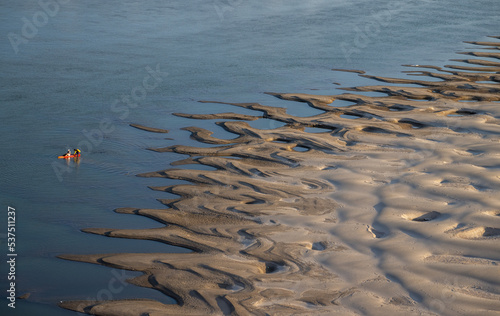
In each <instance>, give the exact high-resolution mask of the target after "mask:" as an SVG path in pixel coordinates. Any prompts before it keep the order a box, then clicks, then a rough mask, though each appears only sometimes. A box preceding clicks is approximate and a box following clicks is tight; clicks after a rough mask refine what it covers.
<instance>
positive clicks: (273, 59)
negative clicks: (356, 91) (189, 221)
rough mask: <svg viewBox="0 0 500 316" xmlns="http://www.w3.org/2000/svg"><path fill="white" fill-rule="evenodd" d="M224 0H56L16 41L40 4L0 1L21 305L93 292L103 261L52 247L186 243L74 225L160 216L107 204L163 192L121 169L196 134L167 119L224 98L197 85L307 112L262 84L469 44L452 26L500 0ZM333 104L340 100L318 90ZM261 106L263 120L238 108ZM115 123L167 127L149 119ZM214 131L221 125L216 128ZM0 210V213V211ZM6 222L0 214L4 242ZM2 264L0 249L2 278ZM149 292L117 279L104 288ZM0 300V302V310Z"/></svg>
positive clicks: (384, 65) (473, 33)
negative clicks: (115, 285)
mask: <svg viewBox="0 0 500 316" xmlns="http://www.w3.org/2000/svg"><path fill="white" fill-rule="evenodd" d="M232 3H233V5H228V4H225V3H224V2H222V1H221V2H219V1H214V2H211V1H209V2H206V1H195V2H185V1H169V2H163V1H150V2H147V3H137V2H135V1H129V0H125V1H106V2H105V3H102V2H100V1H85V2H76V1H68V2H67V3H65V4H60V5H59V10H58V11H57V12H53V14H52V15H53V16H52V15H51V16H48V18H47V21H46V23H42V22H43V21H41V22H40V21H38V24H39V25H40V26H39V27H36V29H37V34H36V35H33V36H31V35H32V34H28V35H29V36H28V37H29V38H27V39H26V37H25V39H26V41H25V42H24V43H22V44H19V45H18V47H17V53H16V49H15V45H14V46H13V45H11V43H10V41H9V39H8V36H9V33H16V34H17V35H19V36H22V34H23V25H24V23H25V22H24V21H25V20H23V18H24V17H26V18H27V19H29V20H32V18H33V17H34V16H40V13H39V12H41V11H40V10H41V7H40V6H39V4H38V3H37V2H36V1H25V0H23V1H16V2H12V3H6V4H4V3H3V4H1V5H0V7H1V12H2V13H3V14H2V16H1V17H0V33H1V34H3V40H2V41H1V42H0V47H1V50H0V58H1V62H2V72H1V74H0V78H1V79H0V80H1V82H2V88H1V90H0V101H1V102H2V110H1V112H0V119H1V121H2V124H1V126H0V133H1V134H2V153H1V154H0V155H1V159H0V170H1V172H2V181H1V184H0V192H1V193H0V201H1V207H2V208H3V209H6V208H7V206H13V207H15V208H16V210H17V216H18V218H17V244H18V246H17V253H18V255H19V257H18V260H19V261H18V262H19V265H18V275H17V276H18V283H17V291H18V294H23V293H26V292H29V293H31V296H30V298H29V299H28V300H27V301H24V302H21V301H18V302H19V304H23V305H24V307H25V308H27V309H30V311H29V314H40V315H46V314H51V315H56V314H57V315H59V314H60V315H69V312H66V311H64V310H60V309H58V308H56V307H55V303H56V302H58V301H59V300H63V299H85V298H87V297H93V296H96V295H97V293H99V290H100V289H103V288H106V286H107V284H108V282H109V280H110V279H111V278H112V277H113V276H110V272H109V269H106V268H103V267H98V266H93V265H86V264H82V263H74V262H67V261H63V260H60V259H57V258H56V257H55V256H56V255H58V254H62V253H94V252H95V253H106V252H121V251H127V252H148V251H149V252H175V251H185V250H182V249H179V248H175V247H171V246H167V245H163V244H159V243H154V242H150V241H126V242H125V240H119V239H110V238H103V237H99V236H93V235H88V234H84V233H81V232H80V229H82V228H85V227H113V228H142V227H156V226H159V224H158V223H155V222H153V221H152V220H149V219H146V218H144V219H141V218H139V219H137V216H135V217H133V218H132V217H131V216H128V215H120V214H115V213H113V212H112V210H113V209H114V208H117V207H124V206H131V207H141V208H147V207H151V208H155V207H156V208H161V207H163V206H162V205H161V204H160V203H158V202H157V201H156V200H155V199H158V198H168V194H166V193H161V192H156V191H152V190H150V189H148V188H147V186H150V185H168V184H173V183H178V181H174V180H165V179H144V178H138V177H135V176H134V175H135V174H137V173H141V172H149V171H152V170H160V169H164V168H167V167H168V165H169V163H170V162H173V161H176V160H178V159H179V158H181V157H182V156H180V155H178V154H174V153H171V154H168V155H166V154H158V153H155V152H151V151H147V150H145V149H146V148H148V147H158V146H168V145H170V144H178V143H182V144H191V143H194V142H193V141H191V140H187V138H188V137H187V136H188V135H189V133H188V132H187V131H183V130H180V128H182V127H185V126H190V125H193V124H196V125H197V126H200V127H207V126H212V125H211V124H212V123H211V122H204V121H196V122H193V121H192V120H188V119H184V118H179V117H174V116H172V115H171V113H175V112H187V113H204V112H206V113H212V112H224V111H235V109H234V107H229V106H225V105H219V104H208V103H198V102H197V101H198V100H216V101H225V102H248V101H249V100H251V101H252V102H260V103H262V104H268V105H276V106H281V107H287V108H289V110H288V111H289V113H291V114H294V115H298V116H310V115H314V114H315V113H316V110H314V109H311V108H309V107H307V106H304V107H303V108H300V106H297V104H294V102H292V103H291V104H290V102H286V101H282V100H277V99H275V98H273V97H271V96H268V95H265V94H263V92H266V91H276V92H294V93H298V92H303V93H315V94H337V93H339V92H341V91H340V90H336V88H339V87H350V86H359V85H364V84H373V82H372V81H370V80H368V79H366V78H361V77H358V76H357V74H355V73H345V72H332V71H331V70H330V69H331V68H347V69H360V70H364V71H367V73H373V74H377V75H382V76H391V75H392V76H396V75H398V74H399V73H400V71H402V70H408V69H407V68H405V67H402V66H399V65H401V64H410V63H416V64H435V65H442V64H444V63H446V62H447V60H448V59H450V58H457V57H456V55H454V53H455V52H456V50H457V49H459V50H460V49H465V48H466V47H470V45H469V44H465V43H462V41H465V40H476V41H481V40H487V38H486V37H485V36H486V35H492V33H493V32H495V31H497V30H498V29H499V28H498V26H499V22H498V18H497V16H496V13H497V12H498V8H499V4H498V1H493V0H489V1H486V0H485V1H475V2H474V3H470V4H468V3H460V4H457V3H456V2H454V1H450V0H447V1H439V2H437V1H427V0H422V1H408V2H404V3H403V2H402V1H378V2H377V3H376V4H375V3H373V2H372V1H368V0H361V1H356V2H350V1H333V2H331V1H324V0H317V1H308V2H307V3H303V2H300V1H292V2H287V3H285V2H283V1H272V2H271V3H269V2H265V1H257V2H255V1H254V2H249V1H239V2H238V1H237V2H232ZM495 8H496V9H497V10H495ZM377 26H378V27H377ZM363 30H365V32H363ZM366 30H368V31H366ZM370 30H371V31H370ZM157 65H158V67H159V69H160V71H161V73H160V74H159V75H158V76H159V79H158V80H157V83H158V85H157V86H156V87H155V88H153V89H151V90H146V94H145V95H144V96H143V95H140V94H138V93H140V91H144V90H141V87H143V81H144V78H146V77H147V76H148V75H149V74H150V72H148V69H157ZM147 67H149V68H147ZM410 70H411V69H410ZM152 82H155V81H154V78H153V79H150V80H149V81H148V83H150V84H151V83H152ZM333 83H338V84H336V85H334V84H333ZM312 89H315V90H312ZM127 96H128V97H132V96H136V99H141V100H139V101H138V102H136V104H134V105H133V106H130V105H128V104H126V103H120V104H119V105H118V104H115V100H120V99H122V98H123V97H127ZM142 97H144V98H143V99H142ZM113 104H115V105H113ZM337 104H338V105H337ZM347 105H349V102H345V101H339V100H337V101H335V102H334V103H333V104H332V106H347ZM237 111H238V112H241V113H246V112H245V111H244V110H243V109H238V110H237ZM252 114H254V113H252ZM268 121H269V122H268V125H269V126H267V127H266V126H261V125H258V126H257V125H255V126H254V127H258V128H276V127H279V126H280V125H279V123H276V122H275V121H272V120H268ZM103 122H104V123H105V127H106V128H102V126H103V125H102V124H103ZM262 122H266V120H259V121H258V123H257V122H255V123H250V124H251V125H252V124H264V125H265V123H262ZM129 123H139V124H143V125H148V126H153V127H159V128H166V129H169V130H170V133H168V134H154V135H152V134H151V133H147V132H144V131H140V130H137V129H134V128H131V127H129V126H128V124H129ZM99 129H100V132H96V131H99ZM103 130H106V131H108V132H103ZM99 133H102V134H103V135H102V136H103V137H102V139H101V137H100V136H99ZM224 133H226V132H224V131H222V129H221V131H220V134H217V135H215V134H214V136H217V137H223V136H222V135H224ZM226 136H227V137H230V135H229V134H227V133H226ZM165 137H169V138H172V139H173V140H165ZM89 138H90V139H89ZM197 145H199V144H197ZM75 146H80V147H82V148H81V149H82V150H83V158H82V159H81V161H80V163H79V164H77V163H76V162H75V161H69V165H66V162H65V161H62V160H57V159H55V158H56V156H57V155H59V154H61V153H63V152H65V150H66V148H72V147H75ZM6 220H7V219H6V217H5V216H2V217H1V218H0V225H1V226H2V227H5V226H6ZM5 233H6V231H5V230H4V229H2V230H0V234H2V235H1V236H2V239H1V244H0V245H1V246H2V248H4V249H5V248H6V239H5V237H6V236H5ZM5 271H6V266H5V265H2V271H1V275H0V280H1V282H2V283H1V284H2V288H5V287H6V283H7V280H6V272H5ZM75 275H77V276H78V277H75ZM78 278H80V279H78ZM83 281H84V282H83ZM76 285H77V286H76ZM155 295H156V294H152V293H151V291H150V290H145V289H140V288H138V287H135V286H127V287H126V290H124V291H122V292H120V293H116V294H115V295H114V298H126V297H133V296H140V297H152V298H156V296H155ZM157 296H158V295H157ZM3 302H4V303H5V302H6V301H3ZM4 308H5V304H3V303H2V306H0V310H2V311H3V310H4ZM8 312H9V313H10V314H8V315H11V314H12V315H17V314H19V315H26V313H21V311H20V310H17V313H15V314H13V313H12V311H11V310H8ZM2 315H3V313H2Z"/></svg>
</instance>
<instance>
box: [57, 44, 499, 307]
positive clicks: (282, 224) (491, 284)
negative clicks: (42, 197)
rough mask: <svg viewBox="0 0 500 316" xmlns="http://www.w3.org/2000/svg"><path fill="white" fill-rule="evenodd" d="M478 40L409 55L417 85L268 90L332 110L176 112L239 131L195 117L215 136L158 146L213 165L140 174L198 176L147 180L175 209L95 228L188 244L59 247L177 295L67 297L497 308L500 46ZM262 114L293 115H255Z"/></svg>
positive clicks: (188, 303)
mask: <svg viewBox="0 0 500 316" xmlns="http://www.w3.org/2000/svg"><path fill="white" fill-rule="evenodd" d="M470 43H471V44H472V45H476V46H473V47H478V48H479V49H478V50H479V51H480V52H465V53H461V54H463V55H466V56H471V57H470V59H457V60H454V61H455V62H456V63H455V64H454V65H448V66H444V67H436V66H427V65H408V66H409V67H411V68H409V69H410V70H409V71H407V72H406V73H407V74H408V76H406V77H407V78H406V79H394V78H383V77H378V76H368V75H365V74H364V73H363V72H361V71H359V72H358V74H354V73H353V75H360V76H364V77H367V78H370V79H373V82H380V83H381V84H380V85H372V86H361V87H355V88H348V89H344V90H346V92H345V93H341V94H337V95H328V96H325V95H309V94H293V93H269V94H270V95H271V96H274V97H278V98H281V99H284V100H290V101H291V102H303V103H304V106H310V107H313V108H315V109H319V110H321V111H323V113H321V114H319V115H315V116H311V117H298V116H293V115H290V114H288V113H287V111H286V109H285V108H279V107H272V106H266V105H261V104H257V103H237V104H231V105H233V106H235V107H240V108H245V109H250V110H254V111H255V113H256V114H255V115H242V114H237V113H222V114H210V115H194V114H177V115H178V116H183V117H189V118H193V119H217V120H219V121H220V120H221V119H222V120H225V121H223V122H220V123H217V125H219V126H220V127H221V128H223V129H225V130H226V131H229V132H231V133H233V134H234V135H235V138H234V139H230V140H227V139H218V138H215V137H213V136H212V132H210V131H208V130H205V129H203V128H199V127H189V128H186V130H188V131H190V132H191V135H192V138H193V139H195V140H197V141H199V142H201V143H205V144H211V145H213V146H208V147H207V146H204V147H199V148H198V147H189V146H182V145H176V146H170V147H165V148H154V149H152V150H154V151H158V152H175V153H180V154H185V155H188V156H189V158H187V159H185V160H181V161H178V162H177V163H175V165H177V166H183V165H204V166H209V167H212V169H213V170H206V169H210V168H203V169H204V170H195V169H192V168H191V169H182V167H180V168H172V169H167V170H160V171H156V172H150V173H145V174H141V175H139V176H141V177H160V178H170V179H180V180H184V181H187V182H189V183H190V184H178V185H172V186H164V187H151V189H153V190H158V191H164V192H169V193H172V194H174V195H176V196H178V198H175V199H164V200H161V202H162V203H163V204H164V205H165V206H166V207H167V208H166V209H165V208H163V209H134V208H120V209H117V210H116V212H118V213H124V214H136V215H138V216H146V217H148V218H150V219H152V220H155V221H158V222H160V223H162V224H164V225H165V226H164V227H161V228H155V229H142V230H141V229H137V230H130V229H126V230H123V229H112V228H109V229H105V228H88V229H84V231H85V232H87V233H93V234H99V235H103V236H108V237H117V238H132V239H147V240H154V241H158V242H162V243H166V244H170V245H176V246H181V247H185V248H189V249H191V250H192V252H191V253H185V254H170V253H148V254H134V253H119V254H96V255H63V256H61V257H62V258H65V259H69V260H75V261H82V262H89V263H94V264H99V265H104V266H108V267H113V268H120V269H127V270H133V271H141V272H143V275H142V276H139V277H136V278H133V279H130V280H129V282H130V283H132V284H135V285H138V286H142V287H147V288H152V289H156V290H158V291H160V292H162V293H164V294H165V295H168V296H171V297H173V298H174V299H175V300H176V301H177V304H173V305H166V304H163V303H160V302H158V301H154V300H148V299H137V300H118V301H99V302H91V301H70V302H63V303H61V306H62V307H64V308H67V309H71V310H75V311H79V312H84V313H88V314H95V315H120V316H122V315H224V314H225V315H229V314H231V315H498V312H499V311H500V103H499V101H500V85H499V82H500V63H499V62H498V59H499V58H500V52H499V50H500V43H498V42H496V41H494V40H493V41H492V42H470ZM365 92H369V93H365ZM374 92H377V93H374ZM337 100H343V101H349V102H352V105H350V106H344V107H339V106H337V105H336V101H337ZM204 102H206V101H204ZM259 119H262V120H269V121H272V120H274V121H279V122H283V123H285V124H286V125H284V126H282V127H279V128H274V129H268V130H264V129H256V128H252V127H251V126H250V125H249V124H248V123H247V121H252V120H259ZM141 128H142V129H145V130H147V128H144V127H141ZM315 129H317V130H315Z"/></svg>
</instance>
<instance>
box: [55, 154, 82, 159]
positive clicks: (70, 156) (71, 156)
mask: <svg viewBox="0 0 500 316" xmlns="http://www.w3.org/2000/svg"><path fill="white" fill-rule="evenodd" d="M80 156H81V155H80V154H78V155H69V156H58V157H57V158H59V159H61V158H75V157H80Z"/></svg>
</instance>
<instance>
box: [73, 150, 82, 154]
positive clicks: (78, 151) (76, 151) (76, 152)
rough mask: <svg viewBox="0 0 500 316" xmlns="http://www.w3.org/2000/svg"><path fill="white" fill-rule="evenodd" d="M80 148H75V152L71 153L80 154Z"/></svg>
mask: <svg viewBox="0 0 500 316" xmlns="http://www.w3.org/2000/svg"><path fill="white" fill-rule="evenodd" d="M80 152H81V151H80V149H75V153H74V154H73V155H79V154H80Z"/></svg>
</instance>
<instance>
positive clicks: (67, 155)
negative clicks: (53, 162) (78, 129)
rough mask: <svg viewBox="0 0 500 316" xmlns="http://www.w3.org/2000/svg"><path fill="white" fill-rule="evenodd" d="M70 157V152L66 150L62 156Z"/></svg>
mask: <svg viewBox="0 0 500 316" xmlns="http://www.w3.org/2000/svg"><path fill="white" fill-rule="evenodd" d="M69 156H71V150H69V149H68V151H67V152H66V153H65V154H64V157H69Z"/></svg>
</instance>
